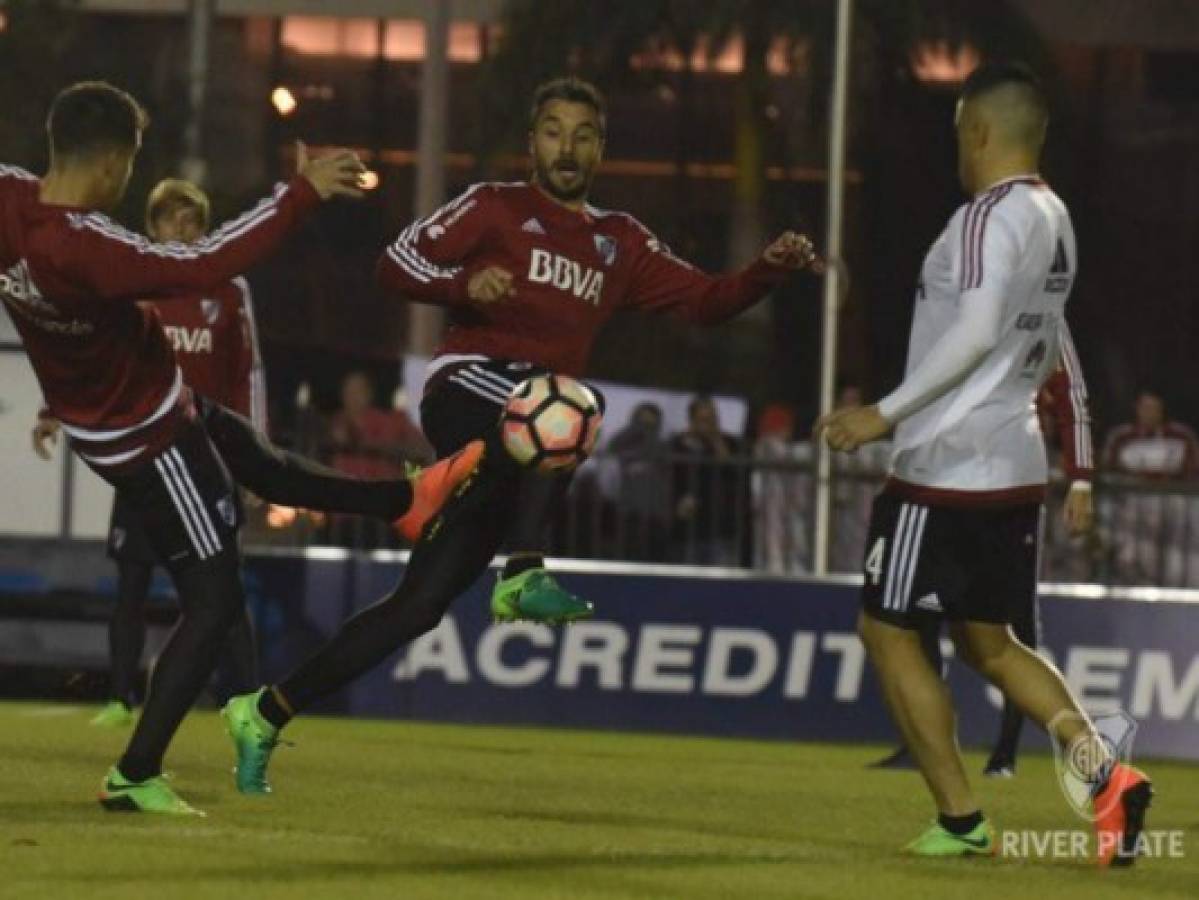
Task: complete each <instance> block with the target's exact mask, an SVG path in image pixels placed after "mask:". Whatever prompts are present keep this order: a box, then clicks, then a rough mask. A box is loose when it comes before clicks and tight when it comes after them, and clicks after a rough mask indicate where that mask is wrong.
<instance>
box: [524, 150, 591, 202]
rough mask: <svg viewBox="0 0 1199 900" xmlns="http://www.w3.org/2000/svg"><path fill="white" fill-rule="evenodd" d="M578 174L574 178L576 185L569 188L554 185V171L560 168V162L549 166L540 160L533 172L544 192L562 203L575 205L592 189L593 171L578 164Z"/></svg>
mask: <svg viewBox="0 0 1199 900" xmlns="http://www.w3.org/2000/svg"><path fill="white" fill-rule="evenodd" d="M575 165H576V166H577V174H576V175H575V178H574V183H573V184H571V185H570V186H569V187H562V186H560V185H557V184H555V183H554V179H553V175H554V170H555V169H556V168H557V166H558V162H553V163H549V164H548V165H547V164H546V163H544V162H542V161H541V160H540V159H539V160H536V161H535V162H534V166H533V172H534V177H535V178H536V181H537V183H538V184H539V185H541V188H542V190H544V191H545V192H546V193H547V194H549V195H550V196H551V197H553V198H554V199H555V200H559V201H561V202H562V203H575V202H577V201H579V200H582V199H583V198H584V197H586V196H587V192H588V191H589V190H590V189H591V172H592V170H591V169H588V168H585V167H584V166H583V165H582V164H580V163H576V164H575Z"/></svg>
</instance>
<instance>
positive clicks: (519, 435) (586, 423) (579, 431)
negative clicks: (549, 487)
mask: <svg viewBox="0 0 1199 900" xmlns="http://www.w3.org/2000/svg"><path fill="white" fill-rule="evenodd" d="M602 419H603V416H602V415H601V414H600V410H599V403H598V402H597V400H596V399H595V394H594V393H592V391H591V389H590V388H589V387H587V385H585V384H583V383H582V382H581V381H576V380H575V379H573V378H568V377H566V376H565V375H535V376H534V377H532V378H526V379H525V380H524V381H522V382H521V383H520V384H518V385H517V386H516V387H515V388H514V389H513V391H512V394H511V395H510V396H509V397H508V404H507V406H506V407H504V412H503V415H502V416H501V417H500V433H501V435H502V437H503V440H504V448H505V449H506V450H507V451H508V453H509V455H510V456H511V457H512V458H513V459H514V460H516V461H517V462H518V463H520V464H521V465H522V466H530V467H531V468H535V469H540V470H542V471H545V472H561V471H567V470H570V469H573V468H575V467H576V466H577V465H579V464H580V463H581V462H582V461H583V460H585V459H586V458H587V457H588V455H590V453H591V451H592V450H594V449H595V442H596V440H597V439H598V438H599V430H600V422H601V421H602Z"/></svg>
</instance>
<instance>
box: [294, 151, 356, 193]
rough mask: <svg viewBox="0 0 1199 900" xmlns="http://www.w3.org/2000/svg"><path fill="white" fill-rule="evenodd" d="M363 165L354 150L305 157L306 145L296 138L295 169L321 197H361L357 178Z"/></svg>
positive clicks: (306, 154) (306, 152)
mask: <svg viewBox="0 0 1199 900" xmlns="http://www.w3.org/2000/svg"><path fill="white" fill-rule="evenodd" d="M365 171H366V166H364V165H363V164H362V160H360V159H359V158H358V154H357V153H353V152H351V151H349V150H334V151H333V152H332V153H328V154H326V155H325V156H321V157H318V158H317V159H309V158H308V148H307V147H305V146H304V142H303V141H296V172H298V173H299V174H300V175H303V176H304V177H305V178H307V179H308V183H309V184H311V185H312V187H313V188H314V189H315V190H316V192H317V193H318V194H320V197H321V199H322V200H328V199H329V198H330V197H361V196H362V188H361V187H360V186H359V183H358V179H359V178H360V177H361V175H362V173H364V172H365Z"/></svg>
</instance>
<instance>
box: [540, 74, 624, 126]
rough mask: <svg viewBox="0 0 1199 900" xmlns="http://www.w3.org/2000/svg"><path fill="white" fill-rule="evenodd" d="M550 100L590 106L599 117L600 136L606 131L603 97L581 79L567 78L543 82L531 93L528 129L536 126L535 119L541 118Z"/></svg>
mask: <svg viewBox="0 0 1199 900" xmlns="http://www.w3.org/2000/svg"><path fill="white" fill-rule="evenodd" d="M551 100H565V101H567V102H568V103H582V104H585V105H586V106H590V107H591V108H592V109H594V110H595V114H596V116H597V117H599V123H600V134H603V133H604V132H605V131H606V130H607V124H608V103H607V101H606V100H604V95H603V94H602V93H600V89H599V88H597V87H596V86H595V85H594V84H592V83H591V82H590V81H584V80H583V79H582V78H575V77H574V76H567V77H565V78H554V79H552V80H551V81H546V82H543V83H542V84H540V85H538V86H537V90H535V91H533V106H532V108H531V109H530V110H529V127H530V128H533V127H534V126H536V124H537V119H538V118H539V117H540V116H541V111H542V109H543V108H544V107H545V105H546V104H547V103H549V102H550V101H551Z"/></svg>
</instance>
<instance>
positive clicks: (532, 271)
mask: <svg viewBox="0 0 1199 900" xmlns="http://www.w3.org/2000/svg"><path fill="white" fill-rule="evenodd" d="M528 277H529V281H531V282H532V283H533V284H551V285H553V286H554V287H556V288H557V289H558V290H560V291H569V292H570V293H572V294H574V295H575V296H576V297H578V298H579V299H580V300H583V301H584V302H586V303H590V304H591V305H592V306H599V303H600V294H601V293H603V290H604V273H603V272H599V271H597V270H595V269H585V268H583V266H581V265H580V264H579V263H577V262H575V261H574V260H573V259H568V258H567V257H565V256H561V255H559V254H557V253H550V252H549V251H548V250H542V249H541V248H540V247H534V248H533V253H532V255H531V256H530V257H529V276H528Z"/></svg>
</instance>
